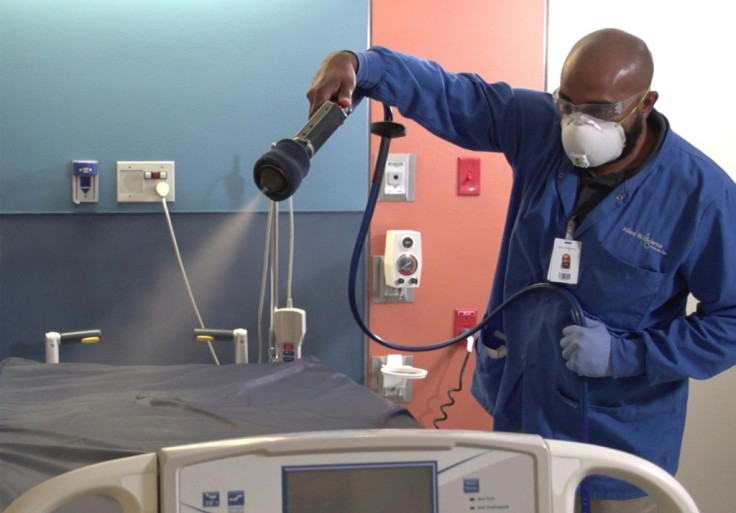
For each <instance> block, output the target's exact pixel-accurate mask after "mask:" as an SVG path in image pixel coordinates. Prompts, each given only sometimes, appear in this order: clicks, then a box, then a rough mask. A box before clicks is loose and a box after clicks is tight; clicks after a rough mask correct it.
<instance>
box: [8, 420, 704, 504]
mask: <svg viewBox="0 0 736 513" xmlns="http://www.w3.org/2000/svg"><path fill="white" fill-rule="evenodd" d="M590 474H603V475H608V476H611V477H615V478H620V479H625V480H627V481H630V482H632V483H634V484H636V485H638V486H640V487H641V488H643V489H644V490H646V491H647V492H648V493H649V494H650V495H651V496H652V497H654V498H655V499H656V500H657V503H658V505H659V510H660V512H661V513H697V507H696V506H695V504H694V503H693V502H692V499H691V498H690V496H689V495H688V494H687V492H686V491H685V490H684V489H683V488H682V487H681V486H680V485H679V484H678V483H677V481H675V480H674V479H673V478H672V477H671V476H670V475H669V474H667V473H666V472H665V471H663V470H661V469H660V468H658V467H657V466H655V465H653V464H651V463H647V462H644V461H642V460H640V459H639V458H637V457H634V456H631V455H628V454H624V453H621V452H618V451H614V450H611V449H604V448H601V447H596V446H592V445H586V444H580V443H576V442H563V441H553V440H544V439H542V438H539V437H536V436H533V435H520V434H504V433H479V432H470V431H431V430H357V431H332V432H316V433H294V434H285V435H274V436H261V437H254V438H246V439H240V440H229V441H219V442H211V443H204V444H194V445H189V446H183V447H174V448H166V449H162V450H160V451H158V452H154V453H149V454H142V455H138V456H133V457H130V458H124V459H120V460H113V461H110V462H106V463H101V464H98V465H93V466H91V467H85V468H83V469H79V470H76V471H73V472H70V473H68V474H65V475H63V476H59V477H57V478H54V479H51V480H49V481H46V482H44V483H43V484H41V485H39V486H38V487H36V488H35V489H34V490H32V491H30V492H28V493H26V494H24V495H23V496H22V497H21V498H20V499H18V501H17V502H15V503H14V504H13V505H11V506H10V507H9V508H8V510H6V513H25V512H31V511H32V512H34V513H50V512H52V511H54V508H55V507H56V506H58V505H63V504H64V503H66V502H69V501H72V500H74V499H76V498H77V497H79V496H83V495H84V494H88V493H105V494H109V495H110V496H112V497H114V498H115V499H116V500H117V501H119V503H120V505H121V507H122V511H123V513H156V512H161V513H195V512H200V513H201V512H211V513H245V512H246V511H247V512H259V513H372V512H380V513H438V512H441V513H454V512H466V511H469V512H475V511H489V512H491V511H509V512H517V513H522V512H523V513H551V512H557V513H561V512H565V513H571V512H572V511H573V504H574V500H575V499H574V497H575V490H576V488H577V486H578V485H579V484H580V482H581V480H582V479H583V478H584V477H585V476H587V475H590Z"/></svg>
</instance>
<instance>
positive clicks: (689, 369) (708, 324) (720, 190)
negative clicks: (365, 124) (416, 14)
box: [307, 29, 736, 512]
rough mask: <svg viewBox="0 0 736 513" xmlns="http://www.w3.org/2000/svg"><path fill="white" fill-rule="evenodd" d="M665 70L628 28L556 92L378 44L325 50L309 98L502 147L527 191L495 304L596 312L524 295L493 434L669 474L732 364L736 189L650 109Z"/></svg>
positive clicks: (602, 492) (632, 506)
mask: <svg viewBox="0 0 736 513" xmlns="http://www.w3.org/2000/svg"><path fill="white" fill-rule="evenodd" d="M653 68H654V67H653V62H652V56H651V54H650V52H649V49H648V48H647V46H646V44H645V43H644V42H643V41H642V40H640V39H639V38H637V37H635V36H633V35H631V34H628V33H626V32H623V31H620V30H615V29H604V30H600V31H596V32H594V33H592V34H589V35H588V36H586V37H584V38H583V39H581V40H580V41H579V42H578V43H576V44H575V45H574V47H573V48H572V50H571V51H570V54H569V55H568V57H567V59H566V61H565V64H564V66H563V69H562V73H561V77H560V84H559V89H557V90H556V91H555V92H554V93H553V94H548V93H546V92H540V91H532V90H528V89H518V88H513V87H511V86H510V85H508V84H506V83H503V82H497V83H488V82H486V81H484V80H483V79H482V78H481V77H479V76H478V75H476V74H470V73H461V74H455V73H449V72H447V71H446V70H444V69H443V68H442V67H441V66H440V65H439V64H437V63H435V62H431V61H428V60H423V59H419V58H416V57H413V56H409V55H405V54H401V53H398V52H394V51H391V50H389V49H387V48H381V47H374V48H371V49H369V50H368V51H365V52H355V53H352V52H338V53H334V54H331V55H329V56H328V57H327V59H326V60H325V62H324V63H323V65H322V67H321V68H320V70H319V72H318V74H317V76H316V77H315V79H314V82H313V83H312V86H311V87H310V89H309V91H308V93H307V96H308V98H309V100H310V108H311V111H312V112H313V111H314V110H315V109H316V108H317V107H319V105H321V104H322V103H323V102H324V101H325V100H328V99H332V100H336V101H338V102H339V103H341V104H350V103H351V102H352V104H356V103H357V102H358V101H360V99H361V98H363V97H367V98H372V99H375V100H378V101H381V102H384V103H386V104H389V105H392V106H395V107H397V108H398V109H399V111H400V112H401V113H402V114H403V115H404V116H406V117H408V118H411V119H414V120H415V121H417V122H418V123H420V124H421V125H422V126H424V127H425V128H426V129H427V130H429V131H431V132H432V133H434V134H436V135H438V136H439V137H441V138H443V139H446V140H448V141H450V142H453V143H455V144H457V145H459V146H462V147H464V148H468V149H471V150H478V151H493V152H501V153H503V154H504V156H505V157H506V159H507V161H508V162H509V164H510V166H511V170H512V172H513V176H514V181H513V186H512V190H511V197H510V204H509V211H508V215H507V219H506V225H505V231H504V236H503V241H502V246H501V254H500V256H499V263H498V267H497V269H496V274H495V279H494V283H493V290H492V293H491V299H490V304H489V311H491V310H493V309H495V308H496V307H497V306H498V305H500V304H501V303H502V302H503V301H504V300H506V299H507V298H509V297H510V296H512V295H513V294H514V293H516V292H518V291H520V290H522V289H524V288H525V287H528V286H529V285H532V284H535V283H553V284H555V286H557V287H561V288H563V289H565V290H566V291H569V292H571V293H572V294H573V295H574V296H575V297H576V298H577V300H578V301H579V303H580V305H581V307H582V309H583V310H584V314H585V320H584V322H582V323H580V324H584V326H581V325H578V323H575V322H573V321H572V319H571V317H570V305H569V304H566V303H565V302H564V301H563V300H560V299H559V298H557V297H555V294H551V293H549V292H545V290H543V289H542V290H539V291H535V292H534V293H530V294H527V295H525V296H524V298H523V299H522V300H521V301H520V302H519V304H517V305H514V306H512V307H509V308H508V309H507V310H506V311H505V312H504V314H503V315H498V316H496V317H495V318H494V319H493V322H492V323H490V325H489V326H488V327H487V328H486V329H485V330H484V331H483V333H482V337H481V342H482V343H480V344H478V354H477V356H478V359H477V360H478V361H477V367H476V372H475V375H474V383H473V393H474V395H475V397H476V398H477V399H478V400H479V401H480V403H481V404H482V405H483V406H484V407H485V408H486V410H487V411H488V412H489V413H490V414H491V415H492V416H493V418H494V429H496V430H500V431H513V432H527V433H537V434H540V435H542V436H544V437H548V438H557V439H567V440H586V441H590V442H591V443H595V444H599V445H604V446H608V447H613V448H615V449H619V450H624V451H627V452H630V453H633V454H636V455H638V456H640V457H643V458H646V459H648V460H650V461H653V462H654V463H656V464H658V465H660V466H661V467H663V468H664V469H666V470H667V471H669V472H671V473H673V474H674V473H675V472H676V470H677V465H678V460H679V453H680V446H681V442H682V433H683V430H684V423H685V413H686V403H687V390H688V379H689V378H696V379H705V378H708V377H711V376H713V375H715V374H717V373H719V372H721V371H723V370H725V369H727V368H729V367H730V366H732V365H733V364H734V363H735V362H736V186H735V185H734V183H733V181H732V180H731V179H730V178H729V177H728V176H727V174H726V173H725V172H724V171H723V170H722V169H720V168H719V167H718V166H717V165H716V164H715V163H714V162H713V161H712V160H710V159H709V158H708V157H707V156H706V155H704V154H703V153H701V152H700V151H699V150H697V149H696V148H695V147H693V146H692V145H691V144H689V143H688V142H687V141H685V140H683V139H682V138H681V137H680V136H678V135H677V134H676V133H675V132H674V131H673V130H672V129H671V128H670V126H669V123H668V121H667V119H666V118H665V117H664V116H663V115H662V114H661V113H659V112H658V111H657V110H656V109H655V108H654V106H655V103H656V102H657V99H658V96H659V95H658V93H657V92H656V91H652V90H651V88H650V86H651V81H652V75H653ZM712 114H716V113H711V115H712ZM689 294H692V295H693V296H694V297H695V298H696V299H697V300H698V308H697V311H696V312H694V313H693V314H691V315H686V311H685V307H686V300H687V298H688V295H689ZM583 381H585V382H586V385H585V386H586V387H587V388H586V389H585V390H586V392H585V395H587V401H584V402H585V408H584V409H583V411H584V412H585V414H584V418H582V419H581V415H580V411H581V407H580V404H579V403H580V402H581V395H582V394H583V393H582V390H583V387H582V386H581V382H583ZM581 420H584V422H581ZM590 490H591V495H592V497H593V499H594V501H593V511H594V512H613V511H615V512H624V511H636V512H645V511H647V512H648V511H656V506H655V505H653V504H652V502H651V500H650V499H649V498H647V497H642V495H643V494H642V493H641V492H640V491H639V490H636V489H635V488H633V487H631V486H629V485H626V484H624V483H621V482H619V481H615V480H612V479H602V478H595V479H593V480H591V485H590Z"/></svg>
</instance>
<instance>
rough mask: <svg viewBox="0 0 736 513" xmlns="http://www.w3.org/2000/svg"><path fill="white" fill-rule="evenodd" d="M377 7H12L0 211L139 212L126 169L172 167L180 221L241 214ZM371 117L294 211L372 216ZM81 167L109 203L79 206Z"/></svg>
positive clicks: (321, 160) (8, 4) (1, 98)
mask: <svg viewBox="0 0 736 513" xmlns="http://www.w3.org/2000/svg"><path fill="white" fill-rule="evenodd" d="M368 16H369V2H368V0H360V1H350V2H344V1H342V0H314V1H312V2H308V3H305V2H301V1H296V0H248V1H242V0H218V1H209V0H162V1H157V2H150V1H139V0H126V1H120V0H118V1H107V0H55V1H53V2H52V1H43V0H5V1H3V2H2V4H0V70H1V72H0V113H1V115H0V212H4V213H8V212H16V213H17V212H24V213H30V212H79V211H82V212H138V211H146V212H148V211H152V210H155V207H151V206H150V205H130V204H122V205H120V204H118V203H117V202H116V197H117V196H116V179H115V162H116V161H117V160H174V161H175V162H176V172H177V178H176V202H175V203H174V204H172V205H171V209H172V210H174V211H197V212H202V211H237V210H239V209H241V208H242V207H243V206H244V205H246V204H247V203H248V201H249V200H250V199H251V198H252V197H253V196H255V195H256V194H257V190H256V188H255V185H253V181H252V168H253V163H254V162H255V161H256V160H257V159H258V157H260V155H262V154H263V153H264V152H266V151H267V150H268V149H269V147H270V144H271V143H272V142H275V141H277V140H279V139H282V138H285V137H292V136H293V135H295V134H296V132H297V131H298V130H299V128H301V126H302V125H303V124H304V122H305V121H306V119H307V108H308V107H307V102H306V98H305V96H304V95H305V92H306V89H307V87H308V85H309V83H310V81H311V79H312V77H313V76H314V73H315V72H316V70H317V68H318V66H319V64H320V62H321V61H322V59H323V58H324V57H325V56H326V55H327V53H329V52H331V51H334V50H339V49H343V48H363V47H365V46H366V44H367V41H368V23H369V21H368ZM367 148H368V135H367V109H366V108H361V109H358V111H357V112H356V113H354V114H353V115H352V116H351V118H350V119H348V121H347V122H346V124H345V125H344V126H343V127H341V129H340V130H339V131H338V133H336V134H335V136H334V137H333V138H332V139H331V140H330V141H329V143H328V144H327V145H325V146H324V147H323V148H322V150H321V151H320V153H319V154H317V155H316V157H315V158H314V160H313V162H312V171H311V173H310V176H309V178H308V180H307V181H306V182H305V184H304V187H303V188H302V189H301V190H300V192H299V194H298V195H297V196H296V198H295V207H296V208H297V210H321V211H345V210H348V211H349V210H356V209H361V208H362V206H363V202H364V198H365V195H366V179H365V170H366V168H367V159H368V155H367V152H368V149H367ZM74 159H95V160H98V161H99V163H100V187H101V189H100V202H99V204H97V205H82V206H75V205H73V203H72V201H71V167H70V162H71V161H72V160H74Z"/></svg>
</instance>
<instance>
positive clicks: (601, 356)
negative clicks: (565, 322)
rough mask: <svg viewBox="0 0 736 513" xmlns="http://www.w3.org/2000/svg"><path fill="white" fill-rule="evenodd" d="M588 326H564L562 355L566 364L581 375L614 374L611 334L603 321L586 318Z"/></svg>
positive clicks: (601, 376) (561, 345) (591, 376)
mask: <svg viewBox="0 0 736 513" xmlns="http://www.w3.org/2000/svg"><path fill="white" fill-rule="evenodd" d="M585 322H586V326H585V327H583V326H578V325H571V326H566V327H564V328H562V339H561V340H560V347H562V357H563V358H564V359H565V361H566V363H565V366H566V367H567V368H568V369H570V370H571V371H573V372H575V373H576V374H578V375H580V376H587V377H590V378H603V377H607V376H613V367H612V365H611V342H612V338H611V334H610V333H609V332H608V329H607V328H606V325H605V324H603V323H602V322H600V321H598V320H595V319H590V318H588V317H586V318H585Z"/></svg>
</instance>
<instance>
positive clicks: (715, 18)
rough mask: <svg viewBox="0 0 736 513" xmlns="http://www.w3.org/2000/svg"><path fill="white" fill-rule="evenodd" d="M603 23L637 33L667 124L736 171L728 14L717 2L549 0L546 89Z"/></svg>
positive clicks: (735, 75) (733, 43)
mask: <svg viewBox="0 0 736 513" xmlns="http://www.w3.org/2000/svg"><path fill="white" fill-rule="evenodd" d="M604 27H616V28H620V29H622V30H626V31H628V32H631V33H632V34H635V35H637V36H639V37H641V38H642V39H644V40H645V41H646V42H647V44H648V45H649V48H650V50H651V51H652V55H653V56H654V80H653V83H652V88H653V89H655V90H657V91H658V92H659V101H658V102H657V109H659V110H660V111H661V112H662V113H663V114H665V116H667V118H668V119H669V121H670V123H671V125H672V128H673V129H674V130H675V131H676V132H677V133H679V134H680V135H682V136H683V137H685V138H686V139H688V140H689V141H690V142H692V143H694V144H695V145H696V146H698V147H699V148H700V149H701V150H703V151H705V153H707V154H708V155H709V156H710V157H711V158H713V159H714V160H715V161H716V162H718V163H719V164H720V165H721V166H722V167H723V168H724V169H726V170H727V171H728V172H729V173H730V174H731V176H734V177H736V129H735V128H734V122H735V121H736V101H734V100H733V98H732V94H731V92H732V89H733V87H734V85H735V84H736V66H734V65H733V64H732V62H733V52H734V50H736V38H734V35H733V32H734V29H735V27H734V23H733V16H732V15H731V13H730V9H729V3H728V2H723V1H722V0H698V1H694V2H683V1H681V0H669V1H668V0H643V1H642V0H617V1H615V2H601V1H598V0H549V38H548V39H549V41H548V47H547V50H548V80H547V84H548V88H549V90H550V91H553V90H554V89H555V88H557V86H558V85H559V77H560V69H561V68H562V62H563V61H564V59H565V56H566V55H567V52H568V51H569V50H570V47H571V46H572V45H573V43H575V41H577V40H578V39H580V38H581V37H582V36H584V35H585V34H587V33H589V32H592V31H594V30H597V29H599V28H604Z"/></svg>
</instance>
